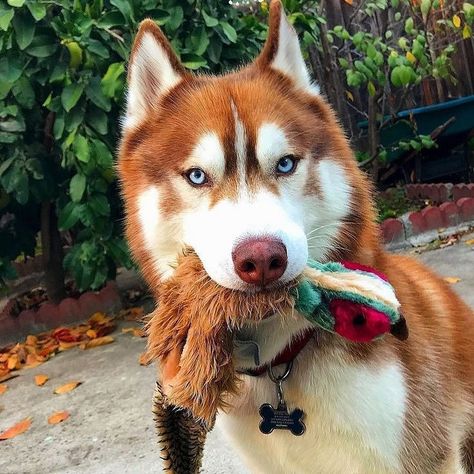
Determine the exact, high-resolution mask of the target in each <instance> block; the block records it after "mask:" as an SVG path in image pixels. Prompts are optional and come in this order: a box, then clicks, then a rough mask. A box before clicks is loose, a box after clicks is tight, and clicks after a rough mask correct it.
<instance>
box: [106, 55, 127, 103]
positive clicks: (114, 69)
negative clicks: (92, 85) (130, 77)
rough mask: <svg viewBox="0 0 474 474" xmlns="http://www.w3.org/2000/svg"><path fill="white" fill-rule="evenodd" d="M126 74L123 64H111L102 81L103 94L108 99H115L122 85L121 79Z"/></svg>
mask: <svg viewBox="0 0 474 474" xmlns="http://www.w3.org/2000/svg"><path fill="white" fill-rule="evenodd" d="M124 72H125V67H124V65H123V63H113V64H111V65H110V66H109V67H108V69H107V72H106V73H105V75H104V77H103V78H102V81H101V88H102V92H103V93H104V95H105V96H106V97H110V98H112V97H114V96H115V91H116V90H117V89H118V88H119V87H120V86H121V85H122V81H120V80H119V79H120V77H121V76H122V74H123V73H124Z"/></svg>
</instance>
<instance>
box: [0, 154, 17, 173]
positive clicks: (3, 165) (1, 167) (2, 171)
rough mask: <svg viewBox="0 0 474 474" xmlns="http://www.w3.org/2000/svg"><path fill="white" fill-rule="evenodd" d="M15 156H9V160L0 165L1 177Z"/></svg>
mask: <svg viewBox="0 0 474 474" xmlns="http://www.w3.org/2000/svg"><path fill="white" fill-rule="evenodd" d="M15 158H16V156H11V157H10V158H8V159H6V160H5V161H4V162H3V163H2V164H0V176H2V174H3V173H5V171H7V169H8V168H9V167H10V165H11V164H12V163H13V161H14V160H15Z"/></svg>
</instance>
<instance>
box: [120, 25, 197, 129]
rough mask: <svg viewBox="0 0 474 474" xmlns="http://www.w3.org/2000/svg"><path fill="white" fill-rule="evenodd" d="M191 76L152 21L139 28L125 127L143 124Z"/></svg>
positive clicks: (130, 71)
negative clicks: (159, 101) (150, 113)
mask: <svg viewBox="0 0 474 474" xmlns="http://www.w3.org/2000/svg"><path fill="white" fill-rule="evenodd" d="M185 77H188V73H187V72H186V70H185V69H184V66H183V65H182V64H181V63H180V62H179V59H178V58H177V56H176V54H175V53H174V51H173V49H172V47H171V44H170V43H169V41H168V40H167V39H166V37H165V35H164V34H163V32H162V31H161V30H160V28H159V27H158V26H157V25H156V24H155V23H154V22H153V21H152V20H144V21H143V22H142V23H141V24H140V28H139V30H138V34H137V36H136V38H135V42H134V44H133V48H132V54H131V55H130V61H129V66H128V93H127V115H126V118H125V127H129V126H133V125H136V124H138V123H140V122H141V121H142V120H143V118H144V117H145V116H146V114H147V112H148V111H149V109H150V108H151V107H153V106H154V105H155V104H156V103H157V102H158V100H159V99H160V97H161V96H162V95H163V94H165V93H166V92H167V91H169V90H170V89H172V88H173V87H174V86H176V85H177V84H178V83H179V82H180V81H182V80H183V79H184V78H185Z"/></svg>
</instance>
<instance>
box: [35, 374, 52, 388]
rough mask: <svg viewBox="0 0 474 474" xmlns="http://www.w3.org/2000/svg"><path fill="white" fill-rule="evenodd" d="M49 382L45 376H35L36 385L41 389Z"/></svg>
mask: <svg viewBox="0 0 474 474" xmlns="http://www.w3.org/2000/svg"><path fill="white" fill-rule="evenodd" d="M48 380H49V377H48V376H47V375H45V374H38V375H35V384H36V385H38V387H41V386H42V385H44V384H45V383H46V382H47V381H48Z"/></svg>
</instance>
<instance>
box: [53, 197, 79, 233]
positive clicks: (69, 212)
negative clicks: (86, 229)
mask: <svg viewBox="0 0 474 474" xmlns="http://www.w3.org/2000/svg"><path fill="white" fill-rule="evenodd" d="M80 213H81V206H78V205H77V204H76V203H74V202H68V203H67V204H66V205H65V206H64V207H63V208H62V209H61V211H60V212H59V216H58V227H59V229H60V230H69V229H70V228H71V227H72V226H73V225H74V224H76V223H77V221H78V220H79V217H80Z"/></svg>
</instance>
